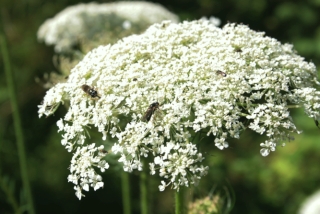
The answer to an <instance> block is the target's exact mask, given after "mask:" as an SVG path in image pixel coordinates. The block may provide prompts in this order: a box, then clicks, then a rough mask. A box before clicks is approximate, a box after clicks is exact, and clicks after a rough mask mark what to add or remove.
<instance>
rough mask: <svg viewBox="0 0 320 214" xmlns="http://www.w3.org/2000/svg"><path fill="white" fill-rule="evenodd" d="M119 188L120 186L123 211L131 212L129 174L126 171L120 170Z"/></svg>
mask: <svg viewBox="0 0 320 214" xmlns="http://www.w3.org/2000/svg"><path fill="white" fill-rule="evenodd" d="M121 188H122V204H123V213H124V214H130V213H131V203H130V183H129V174H128V173H127V172H123V171H122V172H121Z"/></svg>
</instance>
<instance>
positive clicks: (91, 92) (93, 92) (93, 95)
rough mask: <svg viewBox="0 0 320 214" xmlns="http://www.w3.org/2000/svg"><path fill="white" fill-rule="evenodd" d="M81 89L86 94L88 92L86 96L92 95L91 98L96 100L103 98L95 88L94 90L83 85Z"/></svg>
mask: <svg viewBox="0 0 320 214" xmlns="http://www.w3.org/2000/svg"><path fill="white" fill-rule="evenodd" d="M81 88H82V90H83V91H84V92H86V94H88V95H90V96H91V98H96V97H98V98H101V97H100V96H99V95H98V92H97V91H96V90H95V89H94V88H92V87H90V86H88V85H82V86H81Z"/></svg>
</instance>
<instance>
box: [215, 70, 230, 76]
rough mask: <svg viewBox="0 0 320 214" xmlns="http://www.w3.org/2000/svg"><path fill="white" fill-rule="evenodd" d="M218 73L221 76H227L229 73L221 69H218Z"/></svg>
mask: <svg viewBox="0 0 320 214" xmlns="http://www.w3.org/2000/svg"><path fill="white" fill-rule="evenodd" d="M216 73H217V75H220V76H223V77H226V76H227V74H226V73H225V72H223V71H220V70H216Z"/></svg>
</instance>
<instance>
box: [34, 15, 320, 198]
mask: <svg viewBox="0 0 320 214" xmlns="http://www.w3.org/2000/svg"><path fill="white" fill-rule="evenodd" d="M215 23H216V20H214V19H211V20H206V19H201V20H198V21H191V22H183V23H179V24H174V23H171V22H169V21H165V22H162V23H161V24H154V25H153V26H151V27H150V28H149V29H148V30H147V31H146V32H145V33H143V34H141V35H133V36H130V37H126V38H124V39H123V40H122V41H119V42H117V43H116V44H114V45H107V46H100V47H98V48H96V49H94V50H92V51H91V52H90V53H88V54H87V55H86V56H85V57H84V59H83V60H82V61H81V62H80V63H79V64H78V65H77V66H76V67H75V68H74V69H73V70H72V71H71V74H70V76H69V79H68V81H67V82H66V83H61V84H57V85H56V86H54V87H53V88H51V89H50V90H49V91H48V92H47V95H46V96H45V98H44V102H43V104H42V105H41V106H39V115H40V116H42V115H47V116H48V115H50V114H52V113H53V112H54V111H55V109H56V107H57V106H58V105H59V104H60V103H64V102H66V101H68V102H69V103H70V105H69V108H68V112H67V113H66V115H65V116H64V118H61V119H60V120H59V121H58V126H59V131H61V132H62V133H63V134H62V137H63V139H62V144H63V145H64V146H65V147H66V148H67V149H68V150H69V151H70V152H71V151H76V153H75V155H76V156H77V158H74V159H73V160H74V161H76V162H77V160H79V159H80V160H83V158H80V156H81V154H82V153H81V151H82V150H81V148H83V147H85V145H87V143H88V142H87V141H88V140H87V139H86V135H85V131H84V129H85V127H87V126H90V127H94V128H95V129H96V130H97V131H98V132H100V133H101V137H102V139H103V140H105V139H106V136H107V135H109V136H111V137H113V138H115V139H116V143H114V145H113V146H112V152H113V153H115V154H119V155H120V159H119V161H120V162H122V163H123V166H124V170H125V171H128V172H131V171H132V170H134V169H138V170H141V169H142V163H141V159H142V158H144V157H150V156H151V157H152V160H153V161H152V162H150V163H149V167H150V171H151V174H158V175H159V176H161V177H162V178H163V180H162V181H161V185H160V186H159V189H160V190H164V189H165V187H167V186H168V185H171V186H172V187H173V188H174V189H179V187H180V186H189V185H190V184H194V183H196V182H197V181H198V180H199V179H200V178H201V177H202V176H204V175H205V174H206V172H207V170H208V167H207V166H203V165H201V161H202V160H203V158H204V157H203V156H202V154H201V153H200V152H199V151H198V149H197V145H196V143H198V142H195V140H194V139H195V135H197V134H198V133H202V134H203V133H205V134H206V135H207V136H214V139H215V140H214V144H215V145H216V146H217V148H219V149H221V150H222V149H225V148H227V147H228V145H229V144H228V141H227V139H228V138H239V137H240V134H241V132H242V131H243V130H245V129H251V130H253V131H255V132H257V133H259V134H261V135H264V136H265V138H266V140H265V142H262V143H261V146H262V149H261V151H260V152H261V154H262V155H263V156H266V155H268V154H269V153H270V151H274V150H275V148H276V146H277V145H278V144H279V143H280V142H284V141H288V140H291V139H292V133H299V131H298V130H297V128H296V126H295V124H294V123H293V120H292V118H291V116H290V111H289V110H290V108H291V107H293V106H294V107H297V106H300V107H303V108H304V109H305V112H306V114H307V115H308V116H309V117H311V118H313V119H315V120H319V119H320V115H319V114H320V113H319V109H320V99H319V98H320V91H319V82H318V81H317V76H316V68H315V65H314V64H313V63H308V62H306V61H304V59H303V58H302V57H300V56H298V55H297V54H296V53H295V51H294V50H293V47H292V46H291V45H288V44H281V43H280V42H278V41H277V40H275V39H272V38H270V37H267V36H265V35H264V33H261V32H255V31H253V30H250V29H249V28H248V27H247V26H245V25H237V24H227V25H225V26H224V27H222V28H218V27H217V26H216V25H215ZM84 84H85V85H88V86H90V87H92V88H93V89H94V90H96V91H97V93H98V94H99V97H100V98H92V96H90V94H88V93H86V92H84V91H83V90H82V88H81V86H82V85H84ZM156 102H158V103H159V106H157V105H152V104H154V103H156ZM155 106H157V108H153V107H155ZM145 114H151V116H150V118H149V120H145V119H144V118H146V117H145ZM200 143H201V142H200ZM87 150H88V149H87ZM87 150H86V151H87ZM84 153H87V152H84ZM90 154H92V153H90ZM84 162H85V163H86V164H87V165H86V167H82V169H84V170H87V173H86V174H88V175H89V174H90V173H91V174H90V175H92V174H93V175H95V174H94V173H92V171H91V170H89V169H90V167H89V166H90V164H91V165H92V166H93V165H94V164H96V162H94V161H84ZM73 164H74V163H73ZM77 164H78V166H77V167H80V166H79V165H80V164H79V163H78V162H77ZM100 165H101V164H100ZM102 165H103V164H102ZM102 168H103V167H102ZM104 168H106V165H104ZM71 173H72V174H73V175H74V177H72V178H73V179H72V181H73V182H74V183H75V184H76V185H80V186H78V188H80V190H81V189H85V190H86V188H85V187H87V186H85V185H88V184H90V185H91V184H92V185H93V186H94V188H95V187H96V185H97V184H93V183H94V180H93V179H91V180H90V179H86V177H85V179H86V182H82V181H80V182H78V183H77V182H76V179H84V177H83V176H82V175H80V176H79V174H74V171H72V172H71ZM95 176H96V175H95ZM87 177H88V176H87ZM89 177H90V176H89ZM96 180H99V179H96ZM99 182H100V180H99ZM96 183H97V182H96ZM78 192H79V191H78ZM80 193H81V191H80ZM80 193H79V194H80ZM80 195H81V194H80Z"/></svg>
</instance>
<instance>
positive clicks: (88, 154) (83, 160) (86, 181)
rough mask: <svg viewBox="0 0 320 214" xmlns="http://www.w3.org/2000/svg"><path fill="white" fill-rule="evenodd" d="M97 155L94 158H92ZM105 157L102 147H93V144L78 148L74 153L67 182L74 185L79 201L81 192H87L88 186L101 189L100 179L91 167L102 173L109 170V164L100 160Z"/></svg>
mask: <svg viewBox="0 0 320 214" xmlns="http://www.w3.org/2000/svg"><path fill="white" fill-rule="evenodd" d="M97 152H98V153H97ZM96 153H97V155H96V156H94V155H95V154H96ZM105 155H106V151H105V150H104V147H103V146H99V147H98V148H97V147H95V144H94V143H93V144H91V145H89V146H84V147H82V148H80V147H78V148H77V151H76V152H75V153H74V155H73V157H72V160H71V166H70V172H71V174H70V175H69V176H68V181H69V182H72V183H74V184H75V187H74V189H75V190H76V196H77V197H78V198H79V199H81V197H82V196H84V195H83V194H82V190H85V191H89V186H91V187H92V188H93V189H94V190H97V189H99V188H101V187H103V185H104V183H103V182H102V177H101V176H100V175H99V174H97V173H96V171H95V170H94V169H93V167H92V166H96V167H98V168H100V171H101V172H104V171H105V170H106V169H108V168H109V164H108V163H106V161H105V160H101V159H102V158H103V157H104V156H105Z"/></svg>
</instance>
